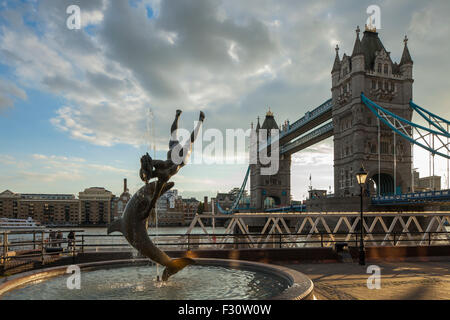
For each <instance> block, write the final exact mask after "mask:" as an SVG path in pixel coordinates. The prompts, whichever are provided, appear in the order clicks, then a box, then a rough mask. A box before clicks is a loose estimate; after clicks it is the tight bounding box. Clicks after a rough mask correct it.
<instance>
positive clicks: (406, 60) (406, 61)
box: [400, 36, 413, 66]
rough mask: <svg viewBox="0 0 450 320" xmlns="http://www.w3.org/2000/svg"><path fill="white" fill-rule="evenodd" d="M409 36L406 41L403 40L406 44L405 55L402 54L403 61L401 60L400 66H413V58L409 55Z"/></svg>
mask: <svg viewBox="0 0 450 320" xmlns="http://www.w3.org/2000/svg"><path fill="white" fill-rule="evenodd" d="M408 40H409V39H408V36H405V39H404V40H403V42H404V43H405V47H404V49H403V54H402V59H401V60H400V65H401V66H402V65H404V64H413V60H412V58H411V54H410V53H409V49H408Z"/></svg>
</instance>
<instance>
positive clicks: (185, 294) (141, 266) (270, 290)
mask: <svg viewBox="0 0 450 320" xmlns="http://www.w3.org/2000/svg"><path fill="white" fill-rule="evenodd" d="M195 261H196V264H195V265H191V266H188V267H186V268H185V269H184V270H182V271H180V272H179V273H177V274H176V275H174V276H172V277H171V278H170V279H169V281H168V282H166V283H161V282H157V281H156V267H155V266H151V265H150V264H149V260H147V259H133V260H114V261H103V262H94V263H85V264H79V265H78V266H79V267H80V270H81V289H80V290H77V289H74V290H70V289H68V288H67V279H68V278H69V276H70V274H67V273H66V271H67V266H63V267H54V268H48V269H41V270H34V271H31V272H27V273H23V274H18V275H15V276H12V277H7V278H4V279H2V280H1V282H0V299H5V300H8V299H19V300H20V299H36V300H42V299H63V300H77V299H91V300H92V299H99V300H117V299H135V300H139V299H148V300H231V299H237V300H240V299H252V300H256V299H273V300H284V299H289V300H290V299H311V298H312V296H313V295H312V292H313V287H314V286H313V283H312V281H311V280H310V279H309V278H308V277H306V276H305V275H304V274H302V273H300V272H298V271H295V270H292V269H289V268H286V267H282V266H275V265H270V264H263V263H257V262H249V261H241V260H228V259H200V258H198V259H195ZM161 270H162V269H160V272H161Z"/></svg>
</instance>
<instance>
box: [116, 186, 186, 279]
mask: <svg viewBox="0 0 450 320" xmlns="http://www.w3.org/2000/svg"><path fill="white" fill-rule="evenodd" d="M173 186H174V183H173V182H168V183H166V184H165V185H164V186H163V188H162V189H161V193H160V194H159V195H162V194H164V193H165V192H166V191H168V190H170V189H171V188H172V187H173ZM155 188H156V182H155V181H153V182H151V183H148V184H146V185H144V186H143V187H142V188H141V189H139V190H138V191H137V192H136V193H135V194H134V195H133V197H132V198H131V199H130V201H128V203H127V206H126V207H125V210H124V212H123V214H122V217H121V218H119V219H117V220H114V221H113V222H112V223H111V224H110V225H109V226H108V234H110V233H111V232H114V231H118V232H121V233H122V234H123V235H124V236H125V238H126V239H127V240H128V242H129V243H130V244H131V245H132V246H133V247H134V248H135V249H136V250H138V251H139V253H140V254H142V255H143V256H145V257H148V258H149V259H151V260H153V261H154V262H156V263H158V264H160V265H163V266H165V267H166V268H165V269H164V271H163V274H162V280H163V281H167V279H169V277H170V276H172V275H174V274H175V273H177V272H178V271H180V270H182V269H183V268H184V267H186V266H188V265H190V264H194V263H195V261H194V260H192V259H189V258H181V259H171V258H170V257H169V256H168V255H167V254H166V253H165V252H163V251H161V250H160V249H159V248H158V247H156V246H155V245H154V244H153V242H152V241H151V240H150V238H149V236H148V233H147V228H148V219H149V216H150V214H152V215H153V214H154V209H153V208H152V205H151V203H152V199H153V197H154V196H155V195H154V193H155ZM159 195H156V196H159Z"/></svg>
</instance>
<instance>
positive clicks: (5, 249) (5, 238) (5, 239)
mask: <svg viewBox="0 0 450 320" xmlns="http://www.w3.org/2000/svg"><path fill="white" fill-rule="evenodd" d="M7 258H8V233H7V232H3V265H5V266H6V260H7Z"/></svg>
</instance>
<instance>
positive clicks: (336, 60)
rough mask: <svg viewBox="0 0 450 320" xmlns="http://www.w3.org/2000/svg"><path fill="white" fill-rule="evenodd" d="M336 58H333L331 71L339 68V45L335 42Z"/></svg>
mask: <svg viewBox="0 0 450 320" xmlns="http://www.w3.org/2000/svg"><path fill="white" fill-rule="evenodd" d="M335 50H336V58H334V64H333V70H331V73H334V72H336V71H340V70H341V59H340V58H339V45H338V44H336V49H335Z"/></svg>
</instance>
